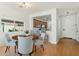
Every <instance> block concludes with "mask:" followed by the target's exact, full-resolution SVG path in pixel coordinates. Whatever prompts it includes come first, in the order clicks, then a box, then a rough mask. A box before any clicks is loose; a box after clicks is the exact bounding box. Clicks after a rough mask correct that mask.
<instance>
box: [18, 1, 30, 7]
mask: <svg viewBox="0 0 79 59" xmlns="http://www.w3.org/2000/svg"><path fill="white" fill-rule="evenodd" d="M17 4H18V6H19V7H22V8H23V7H25V8H31V4H30V3H29V2H18V3H17Z"/></svg>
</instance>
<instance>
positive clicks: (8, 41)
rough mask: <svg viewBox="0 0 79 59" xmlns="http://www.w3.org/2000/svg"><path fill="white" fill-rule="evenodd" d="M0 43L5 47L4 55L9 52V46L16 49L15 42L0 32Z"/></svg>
mask: <svg viewBox="0 0 79 59" xmlns="http://www.w3.org/2000/svg"><path fill="white" fill-rule="evenodd" d="M0 43H1V44H2V45H3V46H6V50H5V53H6V52H7V51H8V50H9V48H10V46H14V47H16V41H15V40H11V39H9V37H8V35H7V34H5V33H4V32H0ZM15 52H16V51H15Z"/></svg>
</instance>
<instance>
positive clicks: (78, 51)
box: [34, 39, 79, 56]
mask: <svg viewBox="0 0 79 59" xmlns="http://www.w3.org/2000/svg"><path fill="white" fill-rule="evenodd" d="M44 49H45V51H44V52H43V51H42V49H39V50H38V51H37V52H35V53H34V55H37V56H41V55H42V56H79V42H77V41H75V40H74V39H61V40H60V41H59V42H58V44H57V45H55V44H50V43H48V42H45V43H44Z"/></svg>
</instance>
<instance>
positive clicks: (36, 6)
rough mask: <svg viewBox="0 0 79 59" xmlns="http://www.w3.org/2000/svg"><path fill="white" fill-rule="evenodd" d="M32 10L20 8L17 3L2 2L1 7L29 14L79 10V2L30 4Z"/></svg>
mask: <svg viewBox="0 0 79 59" xmlns="http://www.w3.org/2000/svg"><path fill="white" fill-rule="evenodd" d="M30 3H31V4H32V7H31V8H20V7H18V5H17V3H16V2H0V7H4V6H6V7H10V8H12V9H18V10H20V11H23V12H25V13H27V14H31V13H35V12H39V11H42V10H46V9H51V8H75V9H79V2H30Z"/></svg>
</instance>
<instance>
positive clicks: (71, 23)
mask: <svg viewBox="0 0 79 59" xmlns="http://www.w3.org/2000/svg"><path fill="white" fill-rule="evenodd" d="M75 29H76V27H75V16H74V15H68V16H63V19H62V36H63V37H68V38H73V39H75V38H76V30H75Z"/></svg>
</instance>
